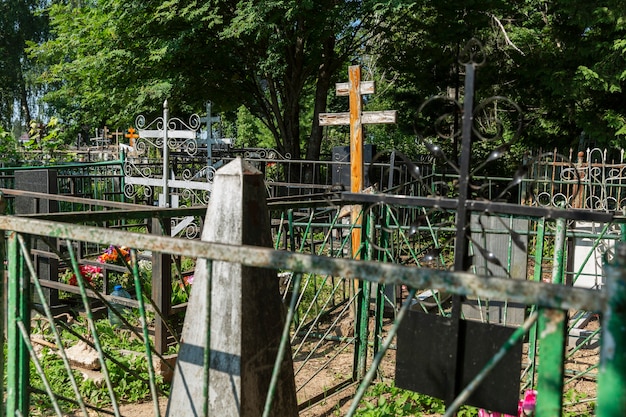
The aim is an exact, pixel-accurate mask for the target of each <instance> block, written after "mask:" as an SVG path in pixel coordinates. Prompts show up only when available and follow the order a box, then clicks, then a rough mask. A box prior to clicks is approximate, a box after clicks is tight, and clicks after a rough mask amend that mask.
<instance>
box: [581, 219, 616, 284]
mask: <svg viewBox="0 0 626 417" xmlns="http://www.w3.org/2000/svg"><path fill="white" fill-rule="evenodd" d="M603 228H604V224H600V223H594V222H576V226H575V228H574V230H573V231H574V233H575V234H576V235H579V236H580V235H583V234H587V235H589V236H590V237H585V236H582V237H576V239H575V240H574V271H573V272H574V274H578V273H579V272H580V274H579V275H578V278H577V279H576V282H574V286H575V287H582V288H589V289H601V288H602V284H603V268H602V257H603V255H604V254H605V253H607V252H610V251H612V250H613V247H614V246H615V240H614V239H601V240H600V241H599V242H597V241H596V240H597V238H595V237H591V235H595V236H598V235H600V232H601V231H602V229H603ZM594 246H595V248H594Z"/></svg>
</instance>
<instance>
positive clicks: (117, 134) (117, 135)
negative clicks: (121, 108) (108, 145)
mask: <svg viewBox="0 0 626 417" xmlns="http://www.w3.org/2000/svg"><path fill="white" fill-rule="evenodd" d="M109 137H110V138H115V146H117V145H119V143H120V137H124V132H120V131H119V130H117V131H115V132H111V134H110V135H109Z"/></svg>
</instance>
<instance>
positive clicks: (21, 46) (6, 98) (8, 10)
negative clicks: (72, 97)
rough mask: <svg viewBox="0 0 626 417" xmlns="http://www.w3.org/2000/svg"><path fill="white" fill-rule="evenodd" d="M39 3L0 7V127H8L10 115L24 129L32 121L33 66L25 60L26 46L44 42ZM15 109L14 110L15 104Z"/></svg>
mask: <svg viewBox="0 0 626 417" xmlns="http://www.w3.org/2000/svg"><path fill="white" fill-rule="evenodd" d="M41 7H42V2H40V1H37V0H5V1H2V2H1V3H0V123H2V124H3V125H4V126H5V127H9V126H10V124H11V122H12V120H13V117H14V115H18V116H19V118H20V119H21V121H22V122H23V124H24V125H27V124H28V123H29V122H30V120H31V118H32V110H31V106H33V97H34V96H35V95H36V94H37V92H36V91H33V83H32V80H31V78H32V75H31V73H32V71H33V63H32V61H30V60H29V59H28V58H27V56H26V52H25V49H26V45H27V43H28V42H40V41H42V40H44V39H45V38H46V36H47V32H48V24H47V17H46V16H45V15H42V14H39V13H38V11H39V10H40V9H41ZM16 103H17V104H18V106H19V107H18V109H15V104H16Z"/></svg>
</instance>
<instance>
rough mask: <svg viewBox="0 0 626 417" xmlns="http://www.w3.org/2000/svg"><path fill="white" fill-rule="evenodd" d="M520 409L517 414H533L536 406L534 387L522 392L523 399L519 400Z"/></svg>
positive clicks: (522, 415) (522, 416)
mask: <svg viewBox="0 0 626 417" xmlns="http://www.w3.org/2000/svg"><path fill="white" fill-rule="evenodd" d="M520 405H521V410H520V413H519V415H520V416H521V417H525V416H532V415H534V414H535V408H536V407H537V391H535V390H534V389H529V390H526V392H525V393H524V399H523V400H522V401H521V404H520Z"/></svg>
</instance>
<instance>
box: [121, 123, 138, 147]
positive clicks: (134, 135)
mask: <svg viewBox="0 0 626 417" xmlns="http://www.w3.org/2000/svg"><path fill="white" fill-rule="evenodd" d="M135 132H137V131H136V130H135V128H134V127H129V128H128V133H126V134H125V135H124V137H125V138H128V139H129V140H130V143H129V145H130V146H131V148H134V147H135V139H137V138H139V135H138V134H137V133H135Z"/></svg>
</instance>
